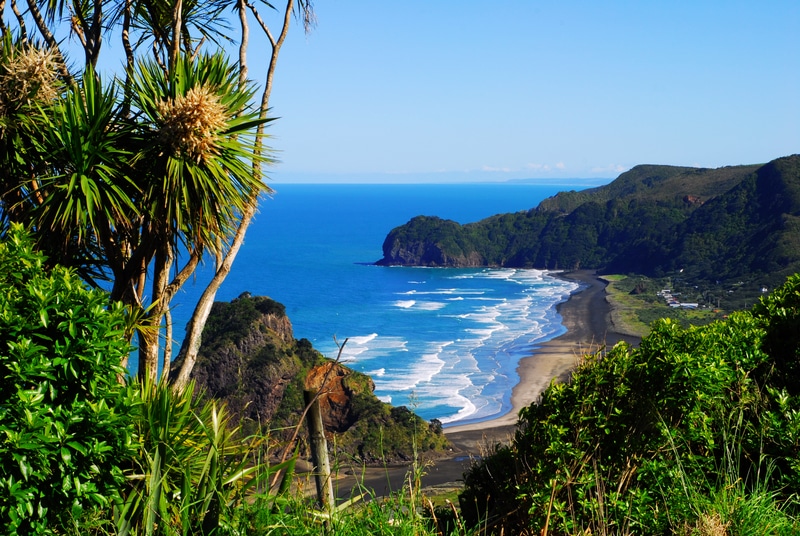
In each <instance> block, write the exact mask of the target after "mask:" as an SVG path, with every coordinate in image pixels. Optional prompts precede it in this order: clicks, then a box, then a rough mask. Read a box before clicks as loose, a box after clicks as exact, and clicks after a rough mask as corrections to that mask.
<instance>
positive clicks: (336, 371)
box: [305, 361, 375, 433]
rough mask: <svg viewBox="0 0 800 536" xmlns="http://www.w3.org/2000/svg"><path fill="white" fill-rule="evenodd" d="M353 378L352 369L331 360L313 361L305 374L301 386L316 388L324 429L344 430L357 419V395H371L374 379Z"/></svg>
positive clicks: (314, 389) (332, 430)
mask: <svg viewBox="0 0 800 536" xmlns="http://www.w3.org/2000/svg"><path fill="white" fill-rule="evenodd" d="M365 378H366V381H361V382H358V381H353V379H354V378H353V371H352V370H350V369H348V368H347V367H343V366H342V365H340V364H339V363H334V362H332V361H330V362H328V363H324V364H322V365H317V366H316V367H314V368H312V369H311V370H310V371H309V373H308V375H307V376H306V382H305V388H306V389H307V390H309V391H313V392H319V393H320V396H319V404H320V412H321V413H322V423H323V424H324V426H325V430H328V431H331V432H339V433H341V432H346V431H347V430H349V429H350V427H351V426H353V424H355V422H356V420H357V419H358V415H357V414H356V411H355V407H354V404H353V401H354V399H355V398H356V397H357V396H363V395H371V394H372V393H373V392H374V391H375V383H374V382H373V381H372V379H370V378H368V377H365Z"/></svg>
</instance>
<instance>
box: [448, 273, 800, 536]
mask: <svg viewBox="0 0 800 536" xmlns="http://www.w3.org/2000/svg"><path fill="white" fill-rule="evenodd" d="M798 295H800V276H794V277H792V278H790V279H789V281H788V282H787V283H786V285H784V287H783V288H781V289H779V290H778V291H776V293H775V294H774V295H773V296H770V297H768V298H765V299H764V300H762V302H761V304H759V306H757V307H756V308H755V309H754V311H753V312H738V313H734V314H732V315H731V316H730V317H729V318H728V319H727V320H726V321H721V322H715V323H712V324H709V325H706V326H702V327H690V328H688V329H683V328H681V327H680V326H678V325H677V324H676V323H674V322H672V321H670V320H662V321H659V322H656V323H654V324H653V326H652V331H651V333H650V335H648V336H647V337H645V338H644V339H643V340H642V342H641V345H640V347H639V348H632V347H630V346H628V345H626V344H624V343H621V344H619V345H617V346H615V347H614V348H612V349H611V350H610V351H608V352H607V353H598V354H594V355H590V356H586V357H585V359H584V362H583V363H582V364H580V365H579V366H578V367H577V369H576V370H575V371H574V373H573V375H572V379H571V381H570V382H569V383H554V384H552V385H551V386H550V387H549V388H548V389H547V391H546V392H545V393H544V394H543V396H542V398H541V401H540V402H539V403H537V404H533V405H531V406H529V407H528V408H525V409H523V410H522V411H521V412H520V420H519V427H518V430H517V433H516V436H515V439H514V441H513V444H512V445H511V446H510V448H509V449H503V450H500V451H498V452H497V453H496V454H494V455H493V456H492V457H489V458H488V459H484V460H482V461H481V462H480V463H477V464H475V466H474V467H473V468H472V469H471V471H470V473H468V474H467V475H466V478H465V481H466V483H467V488H466V490H465V492H464V494H463V496H462V505H463V503H467V504H469V503H475V504H477V505H478V506H479V507H483V505H484V504H485V505H487V507H486V509H485V510H480V509H479V510H478V511H477V513H478V514H479V515H480V516H482V517H483V518H484V519H488V520H491V521H494V520H497V522H498V523H499V525H498V526H501V525H503V526H507V527H508V528H509V529H517V530H520V527H525V529H533V532H538V531H541V530H543V529H545V527H547V529H548V530H549V531H550V533H553V534H575V533H581V532H583V531H586V530H590V531H591V532H592V533H593V534H594V533H600V532H603V533H607V532H612V533H636V534H665V533H672V531H674V530H678V529H679V528H680V527H686V526H695V525H694V524H696V523H697V522H698V520H700V519H705V517H704V516H706V517H707V515H708V512H705V511H703V509H702V508H699V507H698V505H702V504H715V499H714V498H715V497H716V498H719V497H721V496H724V495H725V493H729V492H730V491H731V490H734V489H735V490H736V491H737V493H738V496H739V497H741V498H742V500H741V501H739V500H738V499H737V501H738V502H737V503H736V504H737V505H741V504H746V505H749V506H753V505H754V504H755V503H757V502H758V500H760V499H759V498H764V497H767V498H768V499H769V501H768V504H769V505H772V506H774V509H776V510H780V511H781V512H782V513H786V515H790V514H791V513H792V512H793V511H794V507H795V506H796V497H797V494H798V493H800V398H798V396H797V395H796V386H797V385H798V384H799V381H800V375H799V374H798V370H799V369H798V367H797V366H796V362H797V361H796V360H797V357H798V352H797V349H798V347H800V315H798V314H797V307H796V305H797V302H798V298H797V296H798ZM497 457H499V458H500V459H499V460H497V461H495V459H494V458H497ZM765 467H769V468H770V470H769V471H766V470H765V469H764V468H765ZM751 498H752V499H753V501H750V499H751ZM756 499H758V500H756ZM748 501H750V502H748ZM723 502H724V501H723ZM761 503H764V501H761ZM716 504H720V501H718V500H717V501H716ZM787 505H788V506H787ZM772 506H770V507H772ZM741 511H742V510H741V509H740V510H739V511H736V512H733V511H729V512H720V511H715V512H714V514H715V515H716V517H713V516H712V517H713V518H714V519H720V520H726V522H729V523H733V521H732V520H734V519H735V517H736V516H737V515H741ZM760 511H761V510H759V512H760ZM512 512H513V513H514V515H513V516H511V513H512ZM759 515H760V514H759ZM782 515H783V514H782ZM503 518H509V519H510V521H503ZM746 521H750V520H744V521H742V520H738V521H736V524H738V526H744V525H746V524H747V523H746ZM509 523H513V524H515V525H513V526H512V525H510V524H509Z"/></svg>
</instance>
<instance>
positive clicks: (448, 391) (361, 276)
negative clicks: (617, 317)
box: [131, 179, 609, 423]
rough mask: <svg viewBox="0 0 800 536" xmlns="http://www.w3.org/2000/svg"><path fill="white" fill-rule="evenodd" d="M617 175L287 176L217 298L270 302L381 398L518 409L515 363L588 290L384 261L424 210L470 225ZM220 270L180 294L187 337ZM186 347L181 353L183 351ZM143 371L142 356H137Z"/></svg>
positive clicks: (435, 407) (429, 410) (464, 417)
mask: <svg viewBox="0 0 800 536" xmlns="http://www.w3.org/2000/svg"><path fill="white" fill-rule="evenodd" d="M607 182H609V180H608V179H592V180H583V179H573V180H568V179H561V180H558V181H541V180H540V181H536V182H532V183H492V184H459V185H452V184H450V185H445V184H413V185H408V184H403V185H400V184H276V185H272V186H273V188H274V189H275V194H274V195H273V196H272V197H271V198H268V199H264V200H263V201H262V203H261V206H260V212H259V214H258V215H257V216H256V220H255V221H254V222H253V224H252V225H251V227H250V229H249V231H248V234H247V238H246V240H245V244H244V246H243V248H242V250H241V251H240V253H239V256H238V258H237V259H236V262H235V263H234V266H233V270H232V271H231V274H230V275H229V276H228V279H227V280H226V281H225V283H224V284H223V286H222V288H221V289H220V292H219V293H218V295H217V300H224V301H229V300H232V299H234V298H236V297H237V296H239V295H240V294H242V293H243V292H250V293H251V294H253V295H263V296H269V297H271V298H273V299H274V300H276V301H279V302H281V303H283V304H284V305H285V306H286V312H287V314H288V316H289V319H290V320H291V322H292V325H293V327H294V334H295V337H296V338H298V339H300V338H306V339H309V340H310V341H311V342H312V343H313V345H314V347H315V348H316V349H317V350H319V351H321V352H322V353H323V354H325V355H326V356H328V357H336V354H337V346H336V343H335V341H334V337H336V339H337V340H338V341H339V342H342V341H344V340H345V339H348V342H347V344H346V345H345V351H344V352H343V360H344V361H345V363H346V364H347V365H348V366H350V367H352V368H354V369H356V370H359V371H361V372H364V373H367V374H369V375H370V376H371V377H372V378H373V379H374V381H375V384H376V394H377V395H378V396H379V397H381V398H382V399H383V400H385V401H390V402H391V403H393V404H395V405H413V406H415V410H416V411H417V413H419V414H420V415H421V416H422V417H423V418H426V419H432V418H438V419H440V420H441V421H442V422H444V423H451V422H455V421H458V422H459V423H464V422H471V421H476V420H485V419H488V418H491V417H495V416H498V415H499V414H502V413H505V412H507V411H508V410H509V409H510V407H511V406H510V395H511V389H512V388H513V386H514V385H515V384H516V383H517V382H518V377H517V375H516V372H515V370H516V366H517V363H518V362H519V360H520V359H521V358H522V357H525V356H527V355H530V351H531V349H532V347H533V346H534V345H535V344H536V343H538V342H542V341H545V340H548V339H550V338H552V337H555V336H557V335H559V334H561V333H563V327H562V326H561V322H560V318H559V317H558V315H557V314H556V312H555V306H556V304H558V303H560V302H561V301H563V300H565V299H566V298H567V297H568V296H569V294H570V292H572V291H574V290H575V289H576V288H577V285H576V284H575V283H572V282H567V281H562V280H559V279H556V278H553V277H551V276H549V275H547V274H545V273H543V272H541V271H537V270H510V269H504V270H488V269H441V268H399V267H390V268H385V267H377V266H373V265H372V263H374V262H375V261H377V260H378V259H380V258H381V256H382V252H381V246H382V244H383V240H384V238H385V236H386V234H387V233H388V232H389V231H390V230H391V229H392V228H394V227H396V226H398V225H401V224H403V223H406V222H407V221H408V220H409V219H411V218H412V217H414V216H416V215H420V214H424V215H429V216H434V215H435V216H439V217H442V218H447V219H453V220H456V221H458V222H460V223H468V222H472V221H477V220H479V219H482V218H485V217H488V216H491V215H494V214H499V213H503V212H516V211H520V210H528V209H530V208H533V207H535V206H536V205H537V204H538V203H539V202H540V201H541V200H542V199H544V198H546V197H548V196H551V195H554V194H555V193H557V192H559V191H565V190H580V189H584V188H588V187H593V186H598V185H600V184H605V183H607ZM208 277H210V270H204V271H202V272H201V274H200V276H199V277H198V278H197V281H196V282H195V283H194V285H191V284H189V285H187V290H185V291H182V292H181V293H179V294H178V295H177V296H176V298H175V300H174V302H173V303H174V305H175V307H174V309H173V320H174V322H175V336H176V337H178V338H180V337H182V336H183V329H182V326H184V325H185V323H186V321H187V319H188V317H189V316H190V314H191V310H192V308H193V307H194V304H195V303H196V300H197V297H198V296H199V294H200V292H201V291H202V288H203V287H204V284H205V282H206V280H207V278H208ZM176 351H177V348H176ZM131 366H132V370H135V367H136V363H132V365H131Z"/></svg>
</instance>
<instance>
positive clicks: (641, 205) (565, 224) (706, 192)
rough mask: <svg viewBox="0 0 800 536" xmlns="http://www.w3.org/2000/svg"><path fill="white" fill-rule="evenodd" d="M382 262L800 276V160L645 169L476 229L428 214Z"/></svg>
mask: <svg viewBox="0 0 800 536" xmlns="http://www.w3.org/2000/svg"><path fill="white" fill-rule="evenodd" d="M378 264H380V265H386V266H388V265H406V266H453V267H466V266H470V267H473V266H502V267H524V268H543V269H574V268H594V269H598V270H600V271H601V272H607V273H610V272H619V273H640V274H645V275H651V276H660V275H665V274H669V273H673V272H676V271H679V270H683V271H684V272H683V273H684V275H685V277H690V278H695V279H703V280H729V279H734V278H741V277H745V276H755V275H757V276H760V277H763V278H765V281H769V282H778V281H782V280H784V279H785V278H786V276H787V275H788V274H790V273H794V272H797V271H800V155H793V156H788V157H784V158H779V159H776V160H773V161H772V162H769V163H767V164H763V165H761V164H758V165H748V166H730V167H723V168H718V169H703V168H689V167H673V166H654V165H641V166H637V167H635V168H633V169H631V170H630V171H628V172H626V173H623V174H622V175H620V176H619V177H618V178H617V179H616V180H614V181H613V182H611V183H610V184H607V185H605V186H601V187H598V188H592V189H589V190H583V191H580V192H575V191H571V192H561V193H559V194H557V195H555V196H553V197H550V198H548V199H545V200H544V201H542V202H541V203H540V204H539V206H538V207H536V208H534V209H531V210H529V211H525V212H517V213H513V214H500V215H496V216H492V217H489V218H486V219H484V220H481V221H479V222H475V223H469V224H466V225H460V224H458V223H456V222H454V221H450V220H443V219H440V218H437V217H429V216H417V217H415V218H413V219H412V220H411V221H409V222H408V223H406V224H405V225H402V226H400V227H397V228H395V229H393V230H392V231H391V232H390V233H389V235H388V236H387V237H386V240H385V241H384V243H383V258H382V259H381V260H380V261H378Z"/></svg>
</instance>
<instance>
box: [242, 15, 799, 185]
mask: <svg viewBox="0 0 800 536" xmlns="http://www.w3.org/2000/svg"><path fill="white" fill-rule="evenodd" d="M315 7H316V13H317V19H318V24H317V26H316V28H315V29H314V30H313V31H312V32H311V33H310V34H309V35H304V34H303V32H302V28H301V27H299V26H295V27H294V28H293V30H294V32H293V34H292V35H291V36H290V39H289V40H288V41H287V44H286V46H285V48H284V50H283V52H282V55H281V58H280V63H279V65H278V71H277V73H276V80H275V84H276V85H275V90H274V93H273V96H272V99H271V105H272V107H273V112H274V114H275V115H277V116H279V117H280V119H279V120H278V121H276V122H275V123H273V125H272V126H271V134H272V136H273V137H274V138H273V139H272V141H271V143H272V145H273V146H274V147H275V148H276V149H277V150H278V151H279V153H278V157H279V158H280V160H281V163H280V164H279V165H278V166H276V167H275V168H274V169H273V170H272V172H271V175H272V177H273V180H274V181H277V182H319V181H334V182H336V181H338V182H365V181H366V182H454V181H455V182H464V181H470V182H472V181H501V180H509V179H520V178H545V177H547V178H558V177H610V178H612V177H616V176H617V175H619V173H621V172H622V171H624V170H626V169H629V168H630V167H632V166H634V165H636V164H641V163H655V164H673V165H693V166H703V167H718V166H724V165H735V164H749V163H757V162H766V161H768V160H771V159H773V158H776V157H779V156H785V155H788V154H793V153H797V152H800V2H798V1H796V0H786V1H768V2H756V1H750V2H738V1H703V0H696V1H671V2H655V1H636V2H633V1H631V2H622V1H611V0H609V1H604V2H598V1H593V2H590V1H585V2H578V1H558V2H556V1H548V2H543V1H534V0H530V1H523V0H514V1H512V0H494V1H491V2H489V1H485V0H484V1H481V2H478V1H471V0H461V1H444V0H439V1H437V0H419V1H418V0H410V1H405V2H391V1H385V0H373V1H367V0H317V1H316V2H315ZM257 61H258V60H257V58H256V56H255V55H254V54H252V53H251V58H250V62H251V63H252V64H253V65H251V74H252V75H254V76H255V73H256V72H257V71H258V69H257V68H256V67H257V65H255V63H257Z"/></svg>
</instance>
